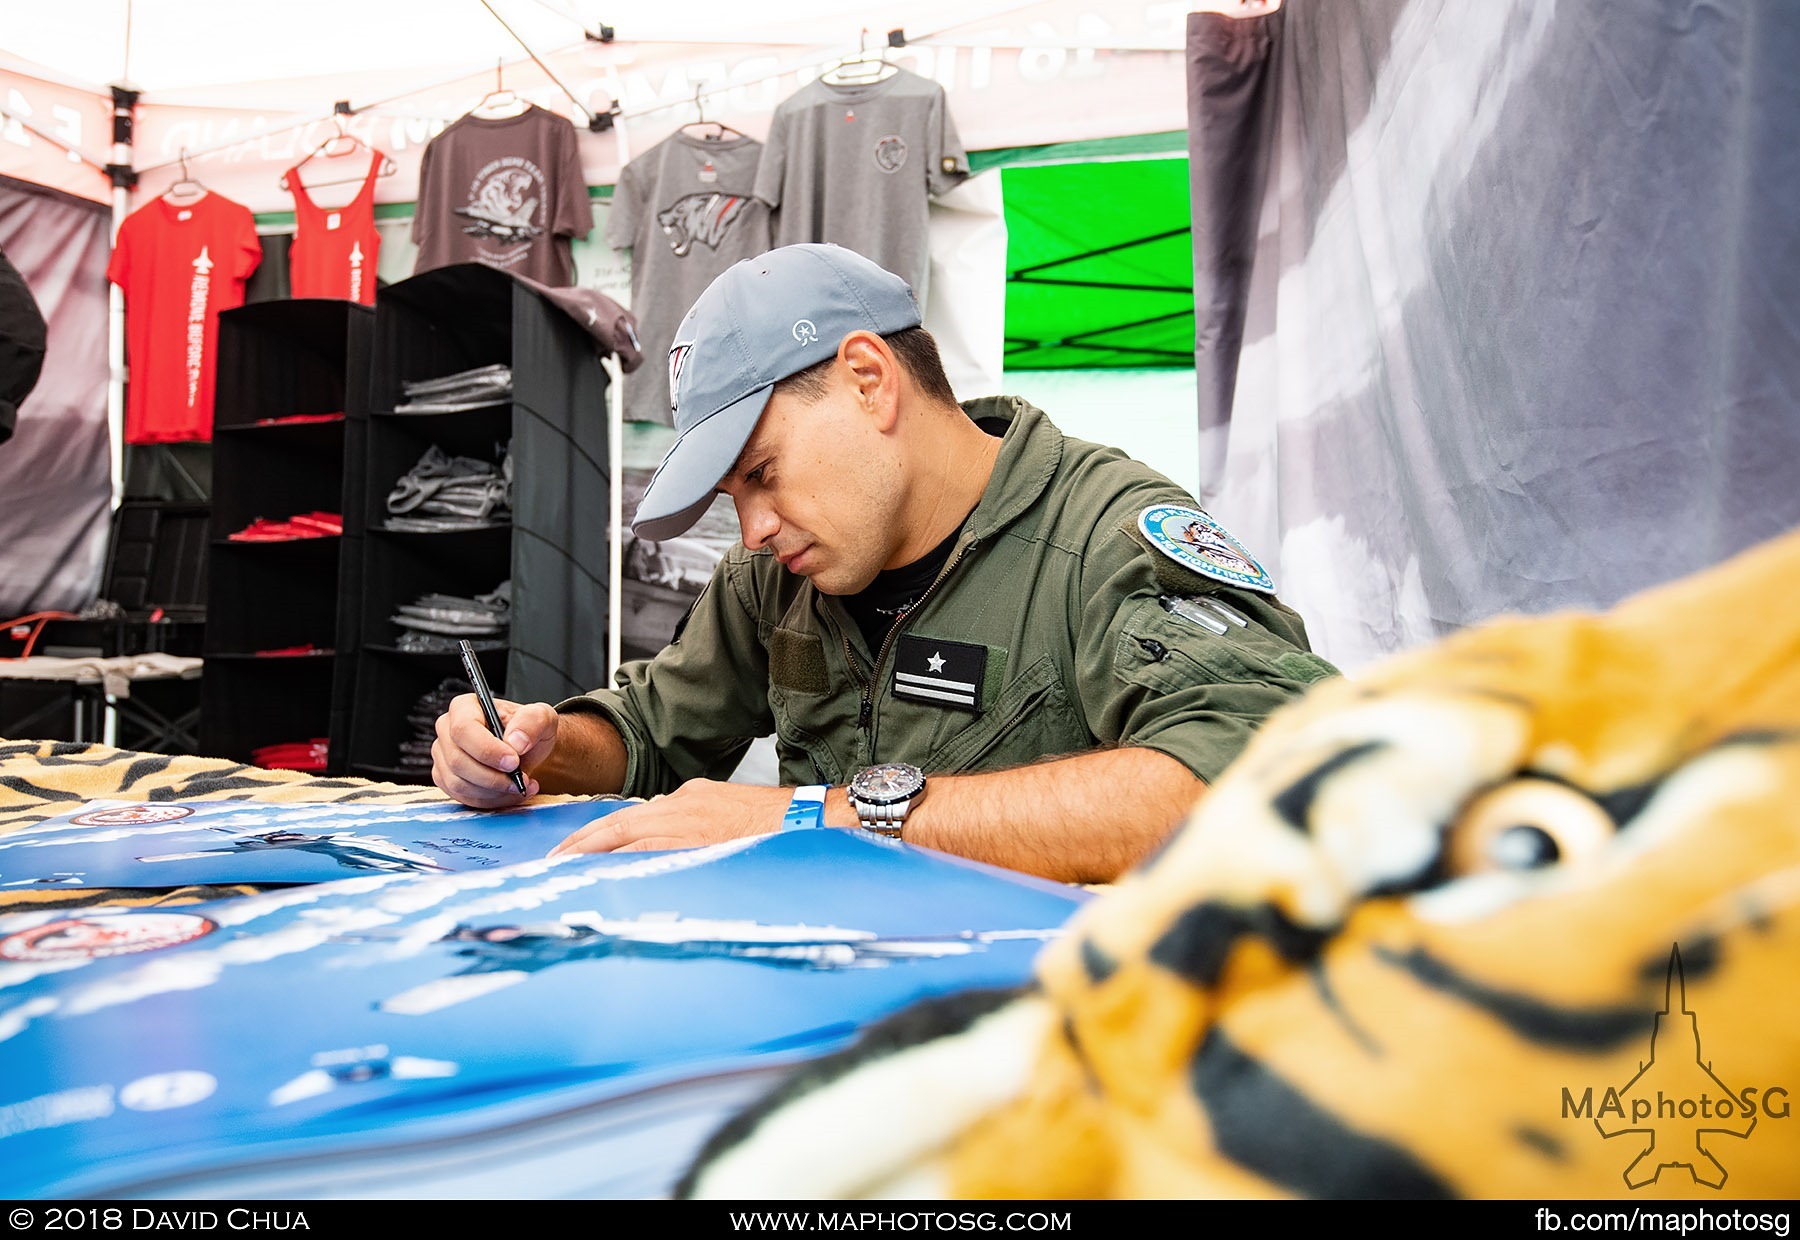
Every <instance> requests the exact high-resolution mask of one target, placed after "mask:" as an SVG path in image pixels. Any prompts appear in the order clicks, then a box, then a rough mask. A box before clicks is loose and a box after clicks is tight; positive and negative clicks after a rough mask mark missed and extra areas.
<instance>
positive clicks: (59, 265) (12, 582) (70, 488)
mask: <svg viewBox="0 0 1800 1240" xmlns="http://www.w3.org/2000/svg"><path fill="white" fill-rule="evenodd" d="M108 225H109V221H108V214H107V210H106V208H105V207H103V206H100V205H98V204H96V203H91V202H87V201H85V200H83V199H79V198H75V197H72V196H70V195H68V194H61V193H58V192H56V191H55V190H48V189H44V188H42V187H41V186H35V185H29V184H27V183H25V182H23V181H15V180H12V179H11V178H8V177H0V250H3V251H4V252H5V254H6V256H7V258H8V260H10V262H11V263H12V265H13V266H14V267H15V268H17V269H18V271H19V273H20V275H21V276H23V277H24V280H25V283H26V284H27V285H28V286H29V287H30V289H31V292H32V295H33V297H34V298H35V299H36V301H37V305H38V309H39V311H40V312H41V313H42V315H43V318H44V322H45V325H46V327H47V329H48V330H47V332H46V340H45V348H44V356H43V364H42V368H41V370H40V371H39V373H38V375H37V378H36V380H35V382H34V383H33V385H32V387H31V390H30V393H29V395H27V396H26V397H25V398H24V400H22V401H21V402H20V403H19V407H18V410H17V415H18V416H17V424H16V426H15V427H14V428H13V433H12V436H11V437H10V438H8V439H7V440H6V441H5V442H4V443H0V620H6V619H10V618H12V617H14V616H20V615H25V614H27V613H30V612H37V611H79V610H80V609H81V608H83V607H85V606H87V605H88V604H89V603H91V602H93V601H94V596H95V594H96V593H97V592H98V591H99V588H100V576H101V572H102V570H103V569H104V567H105V559H106V542H107V536H108V532H109V529H110V517H111V513H112V457H111V451H110V448H109V446H108V438H107V437H108V429H107V421H106V377H107V345H106V323H107V284H106V259H107V255H108V254H109V253H110V252H111V248H112V242H111V237H110V234H109V226H108Z"/></svg>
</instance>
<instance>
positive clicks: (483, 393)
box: [394, 366, 512, 412]
mask: <svg viewBox="0 0 1800 1240" xmlns="http://www.w3.org/2000/svg"><path fill="white" fill-rule="evenodd" d="M400 388H401V391H402V392H404V393H405V394H406V398H405V399H404V400H402V401H401V402H400V403H399V404H397V405H395V406H394V409H395V411H396V412H405V411H407V410H426V409H429V410H432V411H434V412H436V411H446V412H447V411H449V410H450V409H452V408H459V407H466V408H471V409H472V408H474V407H476V406H477V405H491V404H494V403H496V402H499V401H505V400H510V399H512V371H511V370H509V369H508V368H507V367H505V366H500V367H484V368H482V370H480V371H469V372H465V373H463V374H459V375H446V376H444V377H443V378H441V379H429V380H423V381H420V382H418V383H403V384H401V385H400Z"/></svg>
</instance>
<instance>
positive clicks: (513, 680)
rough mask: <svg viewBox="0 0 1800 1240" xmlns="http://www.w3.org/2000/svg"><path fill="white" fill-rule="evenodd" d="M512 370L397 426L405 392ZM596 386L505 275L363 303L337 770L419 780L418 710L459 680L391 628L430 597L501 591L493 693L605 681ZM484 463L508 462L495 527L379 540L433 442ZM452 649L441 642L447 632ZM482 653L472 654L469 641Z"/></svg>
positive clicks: (601, 411)
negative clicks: (345, 705)
mask: <svg viewBox="0 0 1800 1240" xmlns="http://www.w3.org/2000/svg"><path fill="white" fill-rule="evenodd" d="M496 364H500V365H505V366H508V367H510V368H511V376H512V387H511V393H510V399H500V400H494V401H490V402H488V403H485V404H482V405H479V406H478V407H475V408H469V409H459V410H455V411H447V412H438V413H418V412H396V411H395V407H396V406H398V405H402V404H404V403H406V395H405V388H404V385H405V384H406V383H409V382H414V381H418V380H424V379H434V378H441V377H444V376H447V375H454V374H459V373H461V372H464V371H468V370H472V369H475V368H477V367H481V366H490V365H496ZM607 382H608V379H607V372H606V369H605V367H604V365H603V364H602V362H601V359H600V354H599V352H598V351H597V350H596V348H595V345H594V341H593V338H592V337H591V336H590V335H589V334H588V333H587V331H586V330H585V329H584V328H583V327H582V326H581V325H579V324H577V323H576V322H575V321H574V320H573V319H571V318H570V317H569V316H568V314H567V313H565V312H564V311H563V310H561V309H560V308H558V307H557V306H555V305H554V304H552V303H551V302H549V301H547V300H546V299H544V298H542V297H540V296H539V295H538V294H537V293H535V292H533V291H531V290H530V289H528V288H527V287H525V286H524V285H522V284H519V283H518V282H517V281H515V280H513V279H512V278H511V277H510V276H508V275H506V274H504V273H503V272H499V271H495V270H493V269H491V268H488V267H484V266H481V265H479V264H472V263H471V264H458V265H454V266H449V267H441V268H437V269H435V270H432V271H428V272H424V273H422V274H420V275H416V276H413V277H412V278H411V279H408V280H404V281H400V282H398V283H395V284H392V285H389V286H388V287H385V288H383V289H382V290H381V291H380V292H379V293H377V295H376V299H375V322H374V328H373V333H372V337H371V347H370V372H369V397H370V405H369V407H368V410H367V413H366V416H363V417H360V418H359V416H358V411H356V410H353V411H352V425H353V427H354V426H358V425H359V423H360V433H362V434H365V435H366V448H365V450H364V451H363V452H361V453H360V454H359V455H360V456H361V457H362V460H363V469H362V478H361V494H360V500H359V502H357V511H356V513H355V514H354V519H353V520H347V521H346V525H345V534H346V537H347V538H352V539H355V540H357V541H359V542H360V544H361V551H360V556H359V559H360V564H361V570H360V572H361V576H360V582H359V585H358V586H357V588H355V589H346V590H345V591H344V593H343V596H342V598H343V602H342V606H341V608H340V617H339V627H340V629H354V630H355V631H356V632H357V633H358V634H359V635H360V639H359V642H358V647H357V651H356V654H355V656H354V660H353V662H354V669H355V670H354V694H353V697H354V702H355V709H354V712H353V713H352V715H351V717H350V719H349V721H348V728H347V736H348V744H347V751H346V757H345V770H346V771H347V773H349V774H353V775H363V776H369V777H372V778H378V779H385V780H393V781H397V782H413V783H424V782H428V781H429V778H430V772H429V770H428V769H426V768H424V767H421V766H405V765H402V764H401V761H400V755H401V745H402V743H403V742H405V741H408V740H411V739H414V738H415V737H417V736H418V735H419V734H420V731H421V721H420V720H419V719H410V718H409V716H411V715H414V714H415V710H416V707H417V705H418V703H419V701H420V699H421V698H423V697H425V696H426V695H428V694H430V693H431V692H432V691H433V690H435V689H437V688H438V687H439V686H440V685H441V684H442V683H443V682H444V681H445V680H446V679H450V678H461V676H462V665H461V661H460V659H458V658H457V656H456V655H455V654H454V653H451V652H442V653H423V652H417V651H408V650H402V649H401V648H400V646H399V639H400V637H401V634H402V633H403V632H404V630H403V629H402V628H401V627H400V626H398V625H396V624H395V623H394V621H393V616H394V614H395V612H396V610H397V609H398V608H399V607H400V606H401V605H403V604H406V603H410V602H413V601H415V600H416V599H418V598H420V597H421V596H423V595H426V594H430V593H438V594H444V595H451V596H456V597H462V598H472V597H475V596H477V595H483V594H488V593H490V592H492V591H493V590H495V589H496V588H497V587H499V586H500V584H501V583H502V582H510V583H511V601H512V607H511V622H510V627H509V630H508V631H507V633H505V634H504V635H502V636H501V637H497V638H496V637H489V638H485V639H483V640H487V641H491V642H495V643H497V644H496V645H495V647H494V648H493V649H490V650H485V651H483V652H482V653H481V654H480V656H479V657H480V659H481V662H482V670H483V673H484V674H485V675H486V676H487V678H488V681H489V683H490V684H491V685H492V687H493V689H494V692H495V693H496V694H497V695H500V696H503V697H508V698H513V699H515V700H521V701H531V700H544V701H555V700H557V699H559V698H561V697H565V696H567V695H569V694H572V693H579V692H582V691H584V690H587V689H590V688H593V687H595V686H596V685H600V684H602V683H604V682H605V675H606V651H607V633H606V624H607V616H608V609H607V588H608V587H607V582H608V579H609V575H608V565H609V557H610V554H611V551H610V542H609V532H608V524H607V523H608V519H609V511H610V505H609V491H608V488H609V478H608V469H607V413H606V389H607ZM434 445H435V446H436V447H438V448H440V449H442V451H443V452H445V453H446V454H448V455H449V456H452V457H457V456H462V457H470V458H474V459H476V460H479V461H483V462H491V463H495V464H498V463H499V462H500V461H501V460H502V459H503V457H504V455H506V454H507V453H509V452H510V455H511V458H512V488H511V509H510V514H506V515H503V516H501V518H500V519H498V520H495V521H491V522H489V523H487V524H485V525H483V526H481V527H480V528H471V529H461V530H453V531H446V532H433V533H422V532H407V531H397V530H391V529H387V528H384V526H385V523H386V522H387V520H388V518H389V516H390V515H391V514H390V513H389V511H388V506H387V500H388V495H389V493H390V491H391V490H392V489H393V487H394V485H395V483H396V482H397V481H398V480H399V479H400V478H401V477H402V476H404V475H405V474H407V473H408V472H409V471H410V470H412V469H413V468H414V467H415V466H416V465H417V464H418V463H419V460H420V458H421V457H422V456H424V455H425V453H426V452H427V450H428V449H430V448H431V447H432V446H434ZM450 640H451V641H452V642H453V641H454V636H453V635H450ZM479 644H481V643H480V641H477V645H479Z"/></svg>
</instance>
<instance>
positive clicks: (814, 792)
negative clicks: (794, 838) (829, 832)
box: [781, 784, 825, 831]
mask: <svg viewBox="0 0 1800 1240" xmlns="http://www.w3.org/2000/svg"><path fill="white" fill-rule="evenodd" d="M824 825H825V785H824V784H806V785H805V786H803V787H799V788H796V789H794V796H793V799H792V800H790V801H789V802H788V807H787V813H786V814H784V815H782V818H781V829H782V830H783V831H796V830H804V829H806V828H809V827H822V826H824Z"/></svg>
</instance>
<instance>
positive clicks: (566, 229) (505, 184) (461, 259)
mask: <svg viewBox="0 0 1800 1240" xmlns="http://www.w3.org/2000/svg"><path fill="white" fill-rule="evenodd" d="M575 138H576V135H575V126H574V125H573V124H572V123H570V121H569V120H568V118H567V117H563V116H558V115H557V114H556V113H554V112H552V111H550V110H549V109H548V108H540V107H538V106H537V105H536V104H533V105H531V106H530V107H528V108H526V109H525V111H523V112H521V113H519V115H517V116H478V115H476V114H474V113H470V114H469V115H467V116H464V117H462V118H461V119H460V120H457V121H456V122H454V123H453V124H451V125H450V127H449V128H447V129H445V130H444V132H442V133H440V134H439V135H438V136H437V137H435V138H433V139H432V140H431V141H430V142H428V143H427V144H426V146H425V151H424V153H423V154H422V155H421V156H420V159H419V204H418V208H417V210H416V212H415V213H414V215H413V240H414V241H415V242H417V243H418V247H419V256H418V258H417V259H416V260H414V263H413V272H414V274H417V273H419V272H423V271H432V270H434V269H436V268H438V267H447V266H449V265H450V264H452V263H485V264H486V265H487V266H489V267H496V268H498V269H499V270H501V271H507V272H511V273H513V274H514V275H522V276H528V277H530V278H531V279H533V280H536V281H537V282H538V283H540V284H548V285H550V286H551V287H552V288H563V287H566V286H568V285H571V284H573V283H575V263H574V259H573V257H572V256H571V255H570V252H569V239H570V238H571V237H585V236H587V235H588V233H590V232H592V231H593V227H594V213H593V209H592V207H590V206H589V204H588V192H587V184H586V183H585V181H584V180H583V179H582V174H581V153H580V151H579V149H578V147H577V145H576V140H575Z"/></svg>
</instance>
